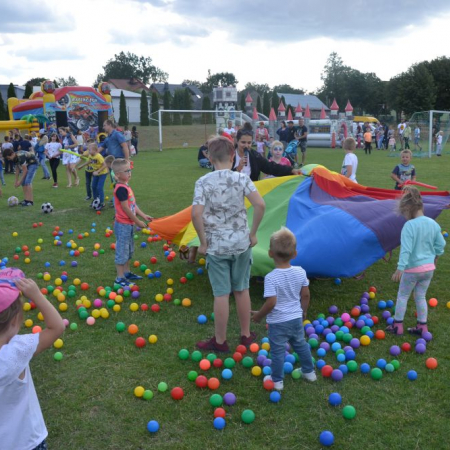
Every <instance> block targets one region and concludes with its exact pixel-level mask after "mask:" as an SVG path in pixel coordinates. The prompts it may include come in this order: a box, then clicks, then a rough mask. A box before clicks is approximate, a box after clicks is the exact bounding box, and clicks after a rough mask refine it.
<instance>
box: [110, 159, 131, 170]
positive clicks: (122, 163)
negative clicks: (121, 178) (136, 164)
mask: <svg viewBox="0 0 450 450" xmlns="http://www.w3.org/2000/svg"><path fill="white" fill-rule="evenodd" d="M129 166H130V163H129V162H128V161H127V160H126V159H124V158H116V159H115V160H114V161H113V163H112V165H111V167H112V170H114V173H118V172H122V171H123V169H125V168H127V167H129Z"/></svg>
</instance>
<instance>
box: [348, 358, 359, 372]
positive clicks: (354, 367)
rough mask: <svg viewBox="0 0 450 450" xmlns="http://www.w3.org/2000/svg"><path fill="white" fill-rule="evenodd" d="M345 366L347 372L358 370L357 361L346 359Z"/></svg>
mask: <svg viewBox="0 0 450 450" xmlns="http://www.w3.org/2000/svg"><path fill="white" fill-rule="evenodd" d="M347 368H348V371H349V372H356V371H357V370H358V363H357V362H356V361H353V360H351V361H348V362H347Z"/></svg>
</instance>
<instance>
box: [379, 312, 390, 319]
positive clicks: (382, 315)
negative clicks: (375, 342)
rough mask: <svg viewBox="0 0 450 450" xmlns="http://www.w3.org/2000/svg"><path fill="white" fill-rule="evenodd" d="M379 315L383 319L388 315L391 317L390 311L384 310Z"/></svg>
mask: <svg viewBox="0 0 450 450" xmlns="http://www.w3.org/2000/svg"><path fill="white" fill-rule="evenodd" d="M381 317H383V319H384V320H386V319H389V317H391V312H390V311H386V310H384V311H383V313H382V314H381Z"/></svg>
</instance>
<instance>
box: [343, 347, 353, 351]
mask: <svg viewBox="0 0 450 450" xmlns="http://www.w3.org/2000/svg"><path fill="white" fill-rule="evenodd" d="M342 350H344V352H349V351H353V347H352V346H351V345H346V346H345V347H344V348H343V349H342Z"/></svg>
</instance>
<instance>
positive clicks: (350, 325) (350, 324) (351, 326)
mask: <svg viewBox="0 0 450 450" xmlns="http://www.w3.org/2000/svg"><path fill="white" fill-rule="evenodd" d="M344 325H345V326H346V327H347V328H348V329H350V328H353V324H352V323H351V322H345V323H344Z"/></svg>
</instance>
